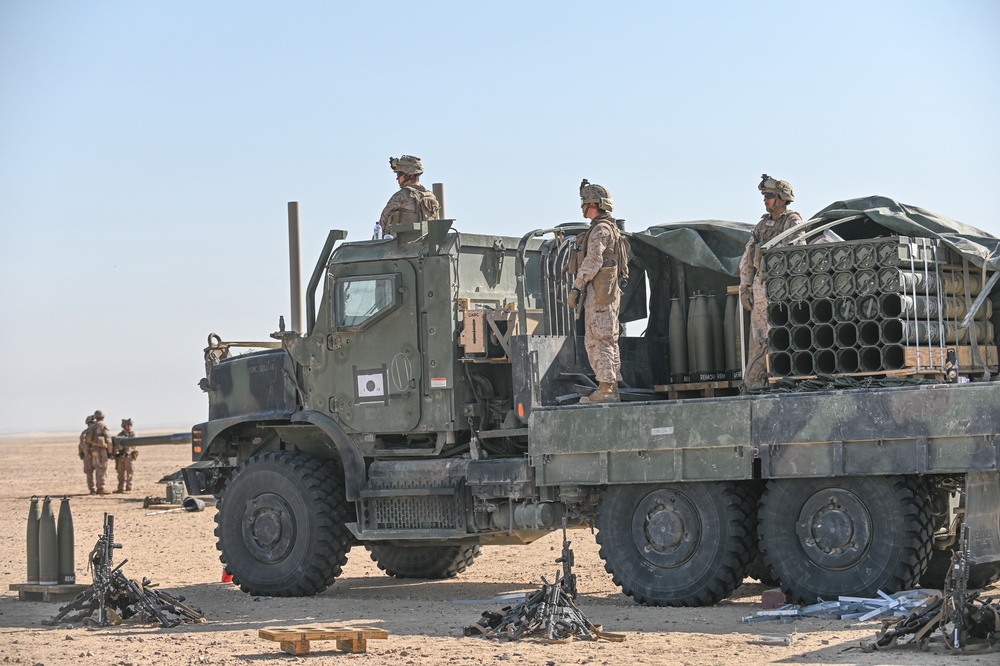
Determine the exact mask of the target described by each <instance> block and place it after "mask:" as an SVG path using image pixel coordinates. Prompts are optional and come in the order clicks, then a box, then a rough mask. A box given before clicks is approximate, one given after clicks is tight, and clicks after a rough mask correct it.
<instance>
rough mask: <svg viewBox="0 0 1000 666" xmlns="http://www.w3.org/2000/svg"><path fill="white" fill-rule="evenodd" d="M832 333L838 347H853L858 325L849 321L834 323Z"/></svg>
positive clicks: (855, 342) (855, 341) (856, 338)
mask: <svg viewBox="0 0 1000 666" xmlns="http://www.w3.org/2000/svg"><path fill="white" fill-rule="evenodd" d="M833 335H834V337H835V338H836V339H837V346H838V347H853V346H854V345H856V344H857V343H858V327H857V326H856V325H855V324H854V323H853V322H849V321H843V322H841V323H839V324H836V325H834V327H833Z"/></svg>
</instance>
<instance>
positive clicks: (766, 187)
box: [757, 173, 795, 201]
mask: <svg viewBox="0 0 1000 666" xmlns="http://www.w3.org/2000/svg"><path fill="white" fill-rule="evenodd" d="M757 189H758V190H760V192H761V194H774V195H776V196H778V197H780V198H782V199H784V200H785V201H795V191H794V190H792V186H791V184H790V183H789V182H788V181H787V180H778V179H776V178H771V177H770V176H768V175H767V174H766V173H765V174H762V175H761V177H760V185H758V186H757Z"/></svg>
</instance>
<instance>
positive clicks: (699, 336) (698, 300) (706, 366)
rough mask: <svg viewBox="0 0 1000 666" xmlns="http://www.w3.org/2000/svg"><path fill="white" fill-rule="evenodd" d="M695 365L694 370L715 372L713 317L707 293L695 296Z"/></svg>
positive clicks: (693, 317) (693, 322) (693, 318)
mask: <svg viewBox="0 0 1000 666" xmlns="http://www.w3.org/2000/svg"><path fill="white" fill-rule="evenodd" d="M691 321H692V324H693V327H694V367H693V368H692V372H714V369H715V361H714V360H713V358H712V356H713V354H714V351H713V350H714V347H713V340H712V318H711V317H710V316H709V314H708V299H707V297H706V296H705V294H698V295H696V296H695V297H694V314H693V315H691Z"/></svg>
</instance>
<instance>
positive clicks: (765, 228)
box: [740, 173, 802, 391]
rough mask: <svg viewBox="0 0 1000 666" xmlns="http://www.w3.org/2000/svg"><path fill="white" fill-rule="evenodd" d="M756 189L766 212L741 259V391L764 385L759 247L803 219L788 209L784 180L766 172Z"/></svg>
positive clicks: (763, 297) (789, 198)
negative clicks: (746, 331)
mask: <svg viewBox="0 0 1000 666" xmlns="http://www.w3.org/2000/svg"><path fill="white" fill-rule="evenodd" d="M757 189H758V190H760V191H761V194H763V195H764V209H765V210H766V211H767V212H766V213H765V214H764V215H763V216H762V217H761V218H760V222H758V223H757V226H755V227H754V228H753V231H751V232H750V240H749V241H747V247H746V251H744V253H743V258H742V259H741V260H740V303H742V304H743V307H744V308H745V309H747V310H749V311H750V339H749V340H748V341H747V355H746V359H747V363H746V367H745V369H744V370H743V390H744V391H747V390H754V389H760V388H764V386H765V384H766V383H767V366H766V364H765V359H764V357H765V354H766V353H767V293H766V292H765V290H764V278H765V275H764V263H763V261H762V260H761V246H763V245H764V244H766V243H767V242H769V241H770V240H771V239H772V238H774V237H775V236H777V235H778V234H781V233H783V232H785V231H787V230H788V229H791V228H792V227H793V226H795V225H797V224H802V216H801V215H799V214H798V213H796V212H795V211H792V210H788V204H789V203H791V202H793V201H795V192H794V191H793V190H792V186H791V185H790V184H788V182H787V181H784V180H776V179H774V178H771V177H770V176H768V175H767V174H766V173H765V174H764V175H763V176H761V181H760V185H758V186H757ZM799 236H800V234H797V233H796V234H792V235H790V236H788V237H786V238H785V239H784V240H782V241H781V242H780V243H779V244H778V246H781V245H790V244H791V243H793V242H794V241H795V240H796V238H798V237H799Z"/></svg>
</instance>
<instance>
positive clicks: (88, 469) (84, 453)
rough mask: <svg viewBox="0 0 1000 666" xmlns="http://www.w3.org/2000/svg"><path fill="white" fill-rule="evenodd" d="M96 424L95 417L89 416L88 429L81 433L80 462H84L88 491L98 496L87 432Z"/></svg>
mask: <svg viewBox="0 0 1000 666" xmlns="http://www.w3.org/2000/svg"><path fill="white" fill-rule="evenodd" d="M93 422H94V415H93V414H88V415H87V420H86V424H87V427H86V428H84V429H83V432H81V433H80V447H79V448H80V460H82V461H83V473H84V474H86V475H87V490H89V491H90V494H91V495H96V494H97V490H95V488H94V461H93V460H92V459H91V457H90V452H89V450H88V449H87V431H88V430H89V429H90V424H91V423H93Z"/></svg>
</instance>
